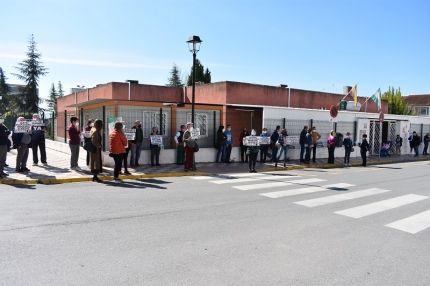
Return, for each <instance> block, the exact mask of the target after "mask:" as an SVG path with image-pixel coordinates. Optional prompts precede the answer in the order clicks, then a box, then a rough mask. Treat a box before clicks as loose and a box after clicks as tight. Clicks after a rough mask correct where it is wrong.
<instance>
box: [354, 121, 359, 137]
mask: <svg viewBox="0 0 430 286" xmlns="http://www.w3.org/2000/svg"><path fill="white" fill-rule="evenodd" d="M357 124H358V122H357V120H356V121H354V142H355V141H357V140H355V139H356V138H358V136H357Z"/></svg>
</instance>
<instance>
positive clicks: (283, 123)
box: [282, 118, 287, 129]
mask: <svg viewBox="0 0 430 286" xmlns="http://www.w3.org/2000/svg"><path fill="white" fill-rule="evenodd" d="M286 121H287V120H286V119H285V118H282V128H284V129H285V124H286Z"/></svg>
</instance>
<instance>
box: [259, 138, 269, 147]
mask: <svg viewBox="0 0 430 286" xmlns="http://www.w3.org/2000/svg"><path fill="white" fill-rule="evenodd" d="M258 142H259V144H260V145H269V144H270V137H267V136H264V137H258Z"/></svg>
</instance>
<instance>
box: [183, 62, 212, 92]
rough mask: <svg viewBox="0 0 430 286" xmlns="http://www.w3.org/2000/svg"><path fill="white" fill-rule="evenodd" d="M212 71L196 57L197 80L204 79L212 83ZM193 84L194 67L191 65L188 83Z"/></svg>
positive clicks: (203, 80) (205, 81)
mask: <svg viewBox="0 0 430 286" xmlns="http://www.w3.org/2000/svg"><path fill="white" fill-rule="evenodd" d="M211 80H212V79H211V72H210V71H209V69H208V68H206V71H205V67H204V66H203V65H202V64H201V62H200V60H199V59H196V82H199V81H202V82H204V83H211ZM192 84H193V67H191V72H190V75H189V76H188V82H187V85H188V86H191V85H192Z"/></svg>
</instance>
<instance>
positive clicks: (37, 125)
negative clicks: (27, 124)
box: [31, 120, 45, 130]
mask: <svg viewBox="0 0 430 286" xmlns="http://www.w3.org/2000/svg"><path fill="white" fill-rule="evenodd" d="M44 128H45V122H43V121H42V120H32V121H31V129H32V130H42V129H44Z"/></svg>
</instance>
